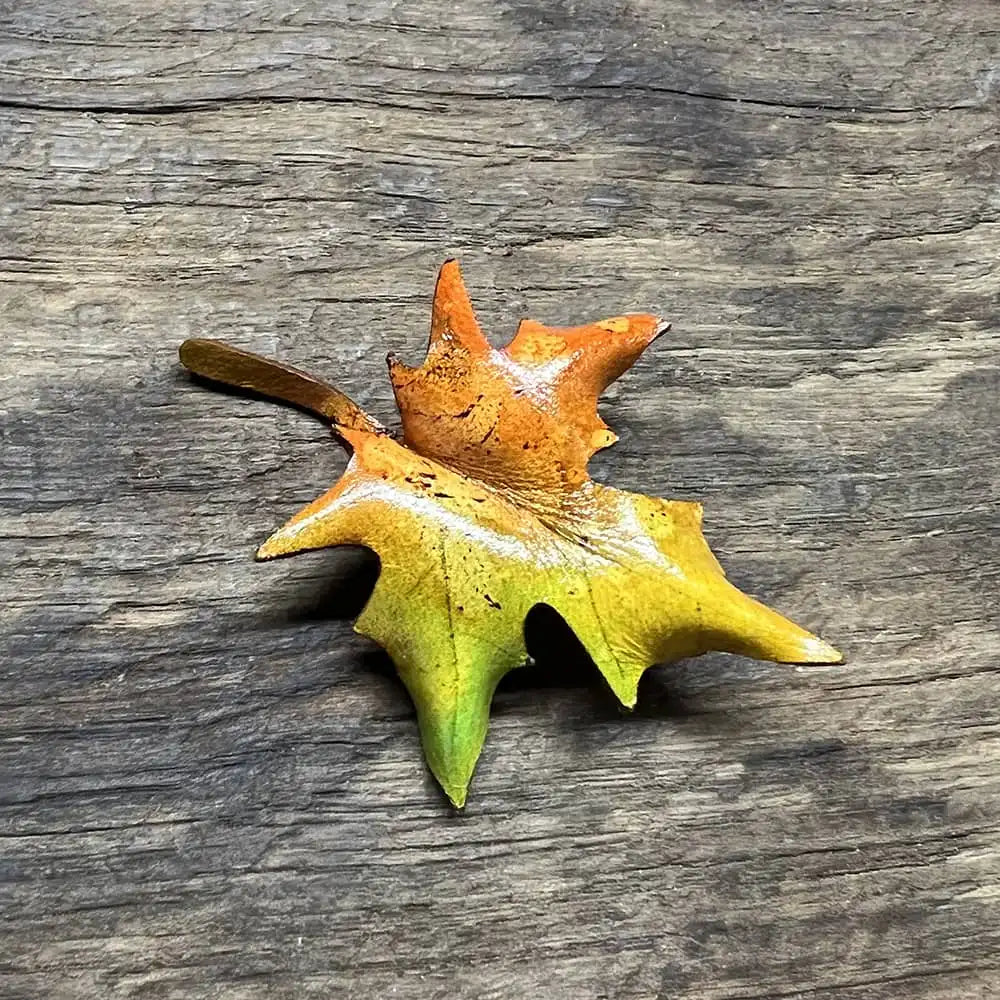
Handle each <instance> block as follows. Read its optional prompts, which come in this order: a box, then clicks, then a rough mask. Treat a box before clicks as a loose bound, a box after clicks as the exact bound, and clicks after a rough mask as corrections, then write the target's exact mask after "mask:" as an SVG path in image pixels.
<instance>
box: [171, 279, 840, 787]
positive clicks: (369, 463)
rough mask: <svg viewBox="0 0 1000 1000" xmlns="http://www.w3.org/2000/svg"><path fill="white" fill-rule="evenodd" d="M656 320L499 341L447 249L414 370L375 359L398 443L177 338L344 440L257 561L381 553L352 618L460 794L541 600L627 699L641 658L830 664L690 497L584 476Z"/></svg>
mask: <svg viewBox="0 0 1000 1000" xmlns="http://www.w3.org/2000/svg"><path fill="white" fill-rule="evenodd" d="M666 329H667V327H666V325H665V324H663V323H661V322H660V320H659V319H658V318H657V317H655V316H649V315H644V314H633V315H627V316H617V317H614V318H613V319H606V320H602V321H600V322H598V323H591V324H588V325H586V326H579V327H546V326H542V325H541V324H539V323H535V322H533V321H531V320H523V321H522V322H521V324H520V325H519V327H518V329H517V332H516V334H515V336H514V338H513V340H512V341H511V342H510V343H509V344H508V345H507V346H506V347H504V348H502V349H497V348H494V347H492V346H491V345H490V343H489V342H488V341H487V339H486V338H485V337H484V336H483V333H482V330H481V329H480V327H479V324H478V322H477V321H476V317H475V314H474V313H473V310H472V305H471V303H470V301H469V298H468V295H467V293H466V290H465V286H464V284H463V281H462V276H461V272H460V271H459V267H458V264H457V263H456V262H455V261H447V262H446V263H445V264H444V266H443V267H442V268H441V272H440V275H439V276H438V282H437V287H436V289H435V293H434V303H433V311H432V319H431V336H430V343H429V345H428V348H427V355H426V358H425V359H424V361H423V363H422V364H421V365H420V366H419V367H416V368H411V367H408V366H407V365H405V364H403V363H401V362H400V361H398V360H396V359H395V358H392V357H390V358H389V375H390V378H391V380H392V386H393V390H394V392H395V396H396V401H397V404H398V406H399V411H400V415H401V418H402V426H403V436H402V440H401V441H399V440H396V439H395V438H393V437H392V436H391V435H389V434H388V433H387V432H386V431H385V429H384V428H382V427H381V426H380V425H379V424H378V422H377V421H375V420H374V419H373V418H371V417H369V416H368V415H367V414H366V413H364V411H362V410H361V408H360V407H358V406H357V404H356V403H354V402H353V401H351V400H350V399H348V398H347V397H346V396H345V395H344V394H343V393H341V392H339V391H338V390H337V389H335V388H333V387H332V386H329V385H327V384H326V383H324V382H321V381H320V380H318V379H315V378H314V377H312V376H310V375H306V374H305V373H303V372H299V371H296V370H295V369H293V368H289V367H287V366H284V365H281V364H279V363H277V362H273V361H268V360H266V359H263V358H259V357H257V356H256V355H253V354H249V353H247V352H245V351H240V350H238V349H237V348H233V347H230V346H229V345H226V344H222V343H219V342H217V341H210V340H189V341H186V342H185V343H184V344H183V345H182V346H181V352H180V354H181V361H182V363H183V364H184V365H185V366H186V367H188V368H189V369H190V370H191V371H193V372H195V373H197V374H199V375H202V376H204V377H206V378H210V379H213V380H215V381H218V382H223V383H227V384H232V385H237V386H241V387H243V388H246V389H252V390H254V391H256V392H259V393H262V394H263V395H266V396H270V397H273V398H276V399H281V400H284V401H286V402H291V403H293V404H295V405H297V406H300V407H301V408H303V409H306V410H309V411H311V412H313V413H315V414H316V415H317V416H320V417H321V418H323V419H325V420H327V421H329V422H330V424H331V425H332V427H333V430H334V432H335V434H336V435H337V436H338V437H339V439H340V440H341V441H342V442H343V444H344V445H345V446H346V447H348V448H349V449H350V450H351V452H352V455H351V459H350V462H349V463H348V466H347V469H346V470H345V472H344V474H343V476H342V477H341V478H340V480H339V481H338V482H337V483H336V484H335V485H334V486H333V487H332V488H331V489H330V490H328V491H327V492H326V493H324V494H323V495H322V496H321V497H319V498H318V499H317V500H315V501H313V503H311V504H309V505H308V506H307V507H306V508H305V509H304V510H302V511H300V512H299V513H298V514H296V515H295V516H294V517H292V519H291V520H290V521H288V523H287V524H285V525H284V526H283V527H282V528H279V529H278V530H277V531H276V532H275V533H274V534H273V535H271V537H270V538H268V539H267V541H266V542H264V544H263V545H261V547H260V549H259V550H258V552H257V557H258V558H259V559H271V558H275V557H279V556H288V555H293V554H294V553H297V552H304V551H307V550H310V549H320V548H325V547H327V546H332V545H363V546H366V547H368V548H370V549H372V550H373V551H374V552H375V553H376V554H377V555H378V557H379V560H380V562H381V571H380V574H379V578H378V582H377V583H376V585H375V589H374V591H373V593H372V595H371V598H370V599H369V601H368V603H367V605H366V606H365V608H364V610H363V611H362V613H361V615H360V616H359V618H358V620H357V623H356V625H355V628H356V629H357V631H359V632H361V633H362V634H364V635H367V636H369V637H370V638H372V639H374V640H375V641H376V642H378V643H379V644H380V645H382V646H383V647H384V648H385V649H386V650H387V651H388V653H389V655H390V656H391V657H392V660H393V662H394V663H395V664H396V667H397V669H398V671H399V675H400V677H401V678H402V680H403V682H404V684H405V685H406V687H407V689H408V690H409V692H410V695H411V697H412V698H413V702H414V705H415V706H416V709H417V717H418V721H419V725H420V733H421V738H422V741H423V746H424V753H425V755H426V758H427V762H428V765H429V766H430V769H431V771H432V772H433V774H434V776H435V777H436V778H437V780H438V781H439V782H440V784H441V786H442V787H443V788H444V790H445V792H446V794H447V795H448V797H449V798H450V799H451V801H452V802H453V803H454V804H455V805H456V806H459V807H460V806H462V805H463V804H464V803H465V799H466V795H467V792H468V787H469V783H470V781H471V779H472V773H473V770H474V769H475V765H476V761H477V760H478V758H479V754H480V752H481V750H482V746H483V742H484V740H485V738H486V730H487V727H488V723H489V709H490V702H491V700H492V698H493V692H494V690H495V689H496V686H497V684H498V683H499V681H500V679H501V678H502V677H503V676H504V675H505V674H506V673H507V672H508V671H510V670H513V669H514V668H516V667H518V666H520V665H522V664H523V663H524V662H525V661H526V658H527V650H526V648H525V642H524V622H525V618H526V617H527V615H528V612H529V611H530V610H531V609H532V608H533V607H535V606H536V605H539V604H544V605H548V606H550V607H551V608H554V609H555V610H556V611H557V612H558V613H559V614H560V615H561V616H562V617H563V618H564V619H565V620H566V622H567V623H568V624H569V625H570V627H571V628H572V629H573V630H574V632H575V633H576V635H577V636H578V637H579V639H580V641H581V642H582V643H583V645H584V646H585V648H586V649H587V652H588V653H589V654H590V656H591V658H592V659H593V660H594V663H595V664H596V665H597V667H598V669H599V670H600V671H601V673H602V674H603V675H604V677H605V679H606V680H607V682H608V684H609V685H610V687H611V689H612V690H613V691H614V693H615V694H616V695H617V697H618V698H619V699H620V701H621V702H622V704H624V705H626V706H628V707H631V706H633V705H634V704H635V701H636V695H637V689H638V683H639V678H640V676H641V675H642V673H643V672H644V671H645V670H646V669H647V668H648V667H650V666H652V665H653V664H657V663H664V662H669V661H671V660H677V659H680V658H682V657H687V656H697V655H698V654H700V653H704V652H708V651H709V650H723V651H727V652H732V653H740V654H743V655H746V656H753V657H757V658H758V659H763V660H773V661H776V662H780V663H838V662H840V661H841V655H840V653H838V652H837V650H835V649H834V648H833V647H832V646H829V645H827V643H825V642H823V641H822V640H821V639H819V638H817V637H816V636H814V635H812V634H811V633H809V632H807V631H806V630H805V629H802V628H800V627H799V626H798V625H795V624H793V623H792V622H790V621H789V620H788V619H786V618H784V617H783V616H781V615H780V614H778V613H777V612H776V611H772V610H771V609H770V608H768V607H766V606H765V605H763V604H761V603H759V602H758V601H756V600H754V599H753V598H752V597H749V596H748V595H746V594H744V593H743V592H742V591H740V590H738V589H737V588H736V587H734V586H733V585H732V584H730V583H729V581H728V580H727V579H726V577H725V574H724V572H723V570H722V568H721V567H720V565H719V563H718V562H717V560H716V559H715V556H714V555H713V554H712V552H711V550H710V549H709V547H708V544H707V543H706V541H705V539H704V536H703V535H702V531H701V519H702V508H701V505H700V504H697V503H689V502H683V501H678V500H660V499H656V498H652V497H647V496H642V495H639V494H634V493H626V492H623V491H621V490H616V489H612V488H611V487H607V486H602V485H600V484H598V483H595V482H593V481H592V480H591V479H590V477H589V475H588V474H587V463H588V461H589V459H590V457H591V456H592V455H593V454H594V452H595V451H597V450H599V449H601V448H606V447H608V446H609V445H611V444H613V443H614V442H615V441H616V440H617V438H616V436H615V434H614V433H613V432H612V431H611V429H610V428H609V427H608V426H607V424H605V423H604V421H603V420H602V419H601V417H600V416H599V414H598V412H597V400H598V397H599V396H600V394H601V392H602V391H603V390H604V389H605V388H606V387H607V386H608V385H609V384H610V383H611V382H612V381H614V380H615V379H616V378H618V376H619V375H621V374H622V373H623V372H625V371H626V370H627V369H628V368H629V367H630V366H631V365H632V364H633V363H634V362H635V360H636V358H638V356H639V355H640V354H641V353H642V351H643V350H644V349H645V348H646V347H647V346H648V345H649V344H650V343H651V342H652V341H653V340H654V339H655V338H656V337H657V336H659V335H660V334H661V333H663V332H664V331H665V330H666Z"/></svg>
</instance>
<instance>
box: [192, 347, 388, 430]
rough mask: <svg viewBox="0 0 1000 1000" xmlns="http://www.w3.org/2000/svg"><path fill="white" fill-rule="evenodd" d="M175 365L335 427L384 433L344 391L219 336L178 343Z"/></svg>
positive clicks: (380, 426) (372, 418) (376, 422)
mask: <svg viewBox="0 0 1000 1000" xmlns="http://www.w3.org/2000/svg"><path fill="white" fill-rule="evenodd" d="M180 359H181V364H182V365H184V367H185V368H187V369H188V370H189V371H191V372H193V373H194V374H195V375H200V376H201V377H202V378H207V379H211V381H213V382H221V383H222V384H223V385H231V386H236V387H237V388H240V389H248V390H250V391H252V392H256V393H259V394H260V395H261V396H266V397H267V398H268V399H274V400H278V401H280V402H283V403H290V404H291V405H292V406H297V407H299V408H300V409H302V410H306V411H307V412H309V413H312V414H314V415H315V416H317V417H319V418H320V419H321V420H325V421H326V422H327V423H330V424H332V425H333V428H334V430H336V429H337V428H338V427H343V428H349V429H352V430H359V431H368V432H369V433H371V434H385V433H386V430H385V428H384V427H383V426H382V425H381V424H380V423H379V422H378V421H377V420H375V418H374V417H371V416H369V415H368V414H367V413H365V411H364V410H362V409H361V407H360V406H358V404H357V403H355V402H354V400H353V399H351V398H350V397H349V396H345V395H344V393H342V392H341V391H340V390H339V389H335V388H334V387H333V386H332V385H329V384H328V383H326V382H323V381H322V380H321V379H318V378H315V377H314V376H312V375H308V374H306V373H305V372H302V371H299V370H298V369H297V368H292V367H291V366H290V365H285V364H282V363H281V362H280V361H273V360H272V359H270V358H263V357H261V356H260V355H259V354H251V353H250V352H249V351H243V350H240V348H238V347H233V346H232V345H231V344H227V343H225V342H224V341H221V340H203V339H200V338H196V339H193V340H185V341H184V343H183V344H181V347H180Z"/></svg>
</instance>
